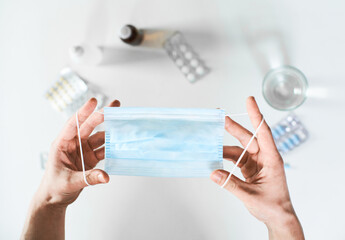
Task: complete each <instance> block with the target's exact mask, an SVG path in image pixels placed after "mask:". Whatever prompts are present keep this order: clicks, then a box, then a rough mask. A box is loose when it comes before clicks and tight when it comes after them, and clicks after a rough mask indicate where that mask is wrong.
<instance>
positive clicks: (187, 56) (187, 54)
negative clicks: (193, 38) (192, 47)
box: [184, 52, 193, 59]
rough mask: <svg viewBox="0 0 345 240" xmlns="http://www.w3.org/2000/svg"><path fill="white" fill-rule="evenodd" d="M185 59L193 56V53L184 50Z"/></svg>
mask: <svg viewBox="0 0 345 240" xmlns="http://www.w3.org/2000/svg"><path fill="white" fill-rule="evenodd" d="M184 56H185V57H186V58H187V59H191V58H192V57H193V54H192V53H191V52H186V54H185V55H184Z"/></svg>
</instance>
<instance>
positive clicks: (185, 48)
mask: <svg viewBox="0 0 345 240" xmlns="http://www.w3.org/2000/svg"><path fill="white" fill-rule="evenodd" d="M180 50H181V51H182V52H185V51H186V50H187V46H186V45H184V44H181V45H180Z"/></svg>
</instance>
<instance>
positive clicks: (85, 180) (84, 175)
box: [75, 112, 91, 186]
mask: <svg viewBox="0 0 345 240" xmlns="http://www.w3.org/2000/svg"><path fill="white" fill-rule="evenodd" d="M75 120H76V122H77V132H78V140H79V147H80V159H81V166H82V169H83V177H84V182H85V183H86V185H88V186H91V185H90V184H89V183H88V181H87V179H86V173H85V164H84V154H83V147H82V146H81V138H80V129H79V120H78V112H76V113H75Z"/></svg>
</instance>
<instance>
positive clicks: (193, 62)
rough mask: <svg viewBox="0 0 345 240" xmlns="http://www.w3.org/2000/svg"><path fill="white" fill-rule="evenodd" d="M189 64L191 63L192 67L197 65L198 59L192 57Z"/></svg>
mask: <svg viewBox="0 0 345 240" xmlns="http://www.w3.org/2000/svg"><path fill="white" fill-rule="evenodd" d="M190 65H192V66H193V67H196V66H198V65H199V62H198V60H196V59H192V60H191V61H190Z"/></svg>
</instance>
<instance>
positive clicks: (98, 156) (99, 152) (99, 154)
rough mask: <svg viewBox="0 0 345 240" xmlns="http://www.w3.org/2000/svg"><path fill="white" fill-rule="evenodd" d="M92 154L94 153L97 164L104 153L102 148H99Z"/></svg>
mask: <svg viewBox="0 0 345 240" xmlns="http://www.w3.org/2000/svg"><path fill="white" fill-rule="evenodd" d="M94 152H95V155H96V158H97V159H98V162H99V161H101V160H103V159H104V153H105V148H104V147H101V148H99V149H97V150H95V151H94ZM98 162H97V163H98Z"/></svg>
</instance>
